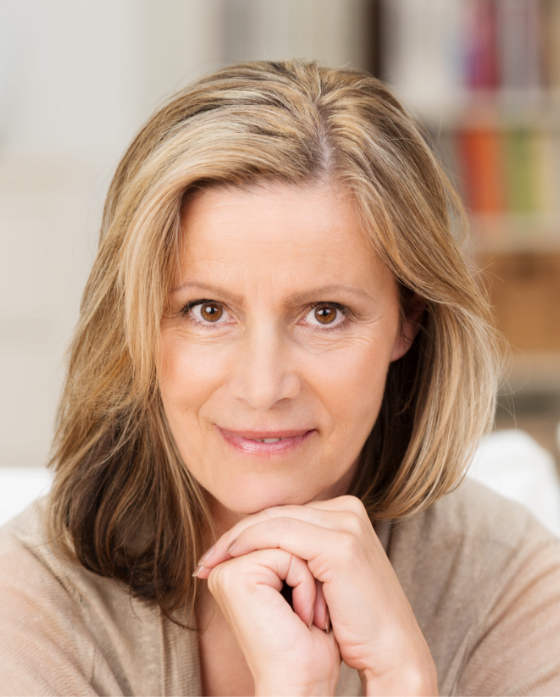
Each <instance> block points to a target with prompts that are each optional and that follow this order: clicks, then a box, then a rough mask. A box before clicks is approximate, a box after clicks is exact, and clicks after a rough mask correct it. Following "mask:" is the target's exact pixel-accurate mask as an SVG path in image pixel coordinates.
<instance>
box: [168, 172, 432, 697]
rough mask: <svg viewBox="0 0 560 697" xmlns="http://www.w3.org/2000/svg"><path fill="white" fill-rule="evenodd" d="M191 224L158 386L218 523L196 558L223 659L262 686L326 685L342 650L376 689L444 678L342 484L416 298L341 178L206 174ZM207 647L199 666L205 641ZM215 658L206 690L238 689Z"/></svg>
mask: <svg viewBox="0 0 560 697" xmlns="http://www.w3.org/2000/svg"><path fill="white" fill-rule="evenodd" d="M183 223H184V224H183V229H184V236H183V240H182V245H181V249H180V253H179V258H178V269H177V274H176V278H175V279H174V281H173V287H172V291H171V293H170V297H169V308H168V311H167V313H166V315H165V317H164V318H163V320H162V324H161V352H160V362H159V384H160V391H161V396H162V400H163V404H164V408H165V411H166V415H167V418H168V420H169V424H170V428H171V431H172V433H173V436H174V438H175V439H176V442H177V445H178V448H179V450H180V452H181V454H182V456H183V458H184V461H185V463H186V466H187V467H188V468H189V470H190V471H191V473H192V474H193V475H194V477H195V478H196V479H197V480H198V482H199V483H200V484H201V485H202V486H203V487H204V489H205V490H206V491H207V492H208V497H209V501H210V504H211V506H212V510H213V514H214V517H215V520H216V523H217V527H218V530H219V532H220V534H221V535H222V537H221V538H220V540H219V541H218V543H217V544H216V546H215V547H214V549H213V550H212V552H211V554H210V555H208V556H207V557H206V559H205V560H204V562H203V565H201V566H200V567H199V568H198V569H197V571H196V574H197V575H198V576H199V577H200V578H201V579H208V588H209V591H210V593H208V594H206V596H205V598H206V600H205V606H206V607H204V608H203V609H202V611H201V616H202V617H210V615H211V613H210V614H209V613H208V607H210V606H212V604H213V605H214V608H215V609H217V611H218V612H217V615H216V614H214V617H217V618H218V619H214V620H212V623H213V626H214V627H216V626H219V627H220V632H219V633H214V634H212V630H211V628H210V629H209V632H208V636H215V637H222V636H223V634H224V632H225V633H227V632H230V636H231V641H230V643H229V648H227V649H226V648H224V650H223V654H224V655H223V656H221V658H222V659H224V660H225V658H224V657H225V656H226V654H227V655H229V656H230V657H231V662H232V663H233V664H235V665H239V661H240V660H243V659H244V661H246V665H247V666H248V668H249V671H250V676H251V677H252V681H253V684H254V689H255V691H256V694H333V692H334V688H335V685H336V680H337V678H338V672H339V665H340V658H341V657H342V658H343V659H344V660H345V662H346V663H348V665H350V666H351V667H355V668H357V669H358V670H359V671H360V673H361V676H362V680H363V683H364V686H365V689H366V691H367V692H368V693H371V694H401V695H402V694H436V691H437V681H436V680H435V668H434V666H433V661H432V660H431V656H430V654H429V650H428V648H427V645H426V643H425V641H424V638H423V637H422V635H421V632H420V630H419V628H418V626H417V624H416V621H415V619H414V616H413V613H412V611H411V609H410V606H409V605H408V601H407V599H406V597H405V595H404V593H403V591H402V589H401V588H400V584H399V582H398V580H397V578H396V576H395V574H394V572H393V570H392V567H391V565H390V563H389V561H388V559H387V557H386V555H385V553H384V551H383V549H382V547H381V545H380V543H379V541H378V539H377V537H376V535H375V532H374V530H373V527H372V526H371V523H370V521H369V519H368V517H367V515H366V513H365V510H364V508H363V506H362V504H361V503H360V502H359V501H358V500H357V499H355V498H354V497H349V496H345V494H346V491H347V490H348V487H349V484H350V482H351V479H352V477H353V475H354V473H355V470H356V466H357V462H358V457H359V453H360V450H361V448H362V446H363V444H364V442H365V440H366V438H367V436H368V434H369V433H370V431H371V429H372V427H373V424H374V423H375V420H376V418H377V415H378V413H379V408H380V405H381V400H382V397H383V390H384V386H385V379H386V375H387V370H388V367H389V364H390V362H391V361H394V360H398V359H399V358H400V357H401V356H402V355H403V354H404V353H405V352H406V350H407V348H408V347H409V346H410V343H411V341H412V340H413V338H414V336H415V332H416V331H417V326H418V322H419V319H420V316H421V313H422V306H421V303H420V302H416V303H412V305H411V308H409V312H408V315H407V320H406V321H405V322H404V323H402V322H401V319H400V311H399V301H398V290H397V285H396V283H395V280H394V279H393V277H392V275H391V273H390V271H389V270H388V269H387V267H386V266H385V265H384V264H383V263H382V262H381V261H380V259H379V258H378V257H377V255H376V254H375V253H374V252H373V249H372V247H371V245H370V243H369V242H368V241H367V239H366V237H365V235H364V234H363V232H362V231H361V229H360V225H359V220H358V217H357V215H356V211H355V209H354V205H353V200H352V198H351V196H350V195H349V194H348V193H347V192H345V191H344V190H341V189H340V187H338V188H335V187H333V186H331V185H329V184H321V185H316V186H309V187H298V188H295V187H290V186H286V185H282V184H272V185H267V186H264V185H263V186H253V187H250V188H247V189H244V190H239V189H229V188H227V189H226V188H213V189H208V190H205V191H203V192H201V193H199V194H197V195H196V197H195V198H194V199H192V200H191V201H190V203H189V204H188V206H187V207H186V209H185V212H184V218H183ZM199 301H203V302H202V303H200V302H199ZM197 302H198V303H199V304H196V303H197ZM193 303H195V304H194V305H193ZM279 435H283V436H287V437H286V438H285V440H282V441H280V442H277V443H273V444H265V443H258V442H257V443H256V442H255V439H257V438H261V439H262V438H264V437H266V438H274V437H275V436H279ZM234 541H235V546H234V548H233V549H231V550H230V551H229V552H228V548H229V547H230V545H231V544H232V543H233V542H234ZM285 579H286V580H287V582H288V583H289V585H292V586H293V587H294V595H293V597H294V611H292V609H291V608H290V607H289V605H288V604H287V603H286V602H285V601H284V599H283V598H282V596H281V595H280V593H279V590H280V589H281V587H282V581H283V580H285ZM348 587H352V593H351V594H349V593H348ZM348 596H351V597H348ZM327 606H328V613H330V619H331V621H332V631H330V632H329V633H326V632H325V631H324V629H325V627H326V625H327V621H328V614H327ZM310 620H311V622H312V624H311V626H310V627H309V626H308V625H309V622H310ZM216 622H217V624H216ZM216 641H218V639H216V640H215V641H214V643H212V642H210V645H208V647H207V654H208V655H211V654H212V652H213V648H212V647H213V646H214V647H215V646H216ZM236 651H237V653H236ZM214 652H215V651H214ZM202 653H203V659H202V660H203V672H204V670H205V669H204V653H205V649H204V641H203V651H202ZM222 666H223V663H222ZM222 672H224V671H222ZM207 673H208V675H207V679H206V681H205V689H206V691H207V693H211V694H219V693H220V690H223V691H224V693H225V692H226V691H227V694H235V691H234V688H235V686H232V685H231V684H230V685H223V686H221V685H220V684H219V682H215V681H214V682H213V681H212V678H211V669H210V668H208V671H207ZM203 682H204V681H203ZM248 684H249V682H248V678H247V675H246V676H245V682H243V676H240V679H239V690H240V691H242V689H243V690H245V694H247V690H248V687H247V686H248ZM251 687H253V685H251ZM240 693H242V692H240Z"/></svg>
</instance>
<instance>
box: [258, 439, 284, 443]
mask: <svg viewBox="0 0 560 697" xmlns="http://www.w3.org/2000/svg"><path fill="white" fill-rule="evenodd" d="M255 440H256V441H257V442H258V443H278V441H279V440H282V438H256V439H255Z"/></svg>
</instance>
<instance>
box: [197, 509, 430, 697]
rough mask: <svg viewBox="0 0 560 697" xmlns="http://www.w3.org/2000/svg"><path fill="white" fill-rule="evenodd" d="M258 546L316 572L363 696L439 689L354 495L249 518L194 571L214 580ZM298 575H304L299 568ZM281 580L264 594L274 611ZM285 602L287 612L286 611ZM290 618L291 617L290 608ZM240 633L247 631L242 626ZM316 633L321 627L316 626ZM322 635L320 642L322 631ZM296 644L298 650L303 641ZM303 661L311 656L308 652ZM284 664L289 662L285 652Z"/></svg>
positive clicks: (224, 592)
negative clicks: (356, 671) (289, 558)
mask: <svg viewBox="0 0 560 697" xmlns="http://www.w3.org/2000/svg"><path fill="white" fill-rule="evenodd" d="M259 550H260V551H262V552H263V553H264V552H266V553H269V554H272V553H274V552H276V553H280V552H283V553H285V554H289V555H294V556H293V557H292V559H294V558H298V559H299V560H305V561H306V562H307V566H308V568H309V571H310V572H311V574H312V575H313V577H314V578H315V579H316V580H317V581H319V582H321V583H322V591H323V594H324V597H325V600H326V603H327V605H328V611H329V613H330V618H331V622H332V627H333V632H334V638H335V639H336V642H337V644H338V648H339V650H340V655H341V657H342V659H343V660H344V662H345V663H346V664H347V665H348V666H350V667H351V668H355V669H357V670H358V671H359V672H360V676H361V678H362V683H363V685H364V691H365V693H366V694H371V695H373V694H378V695H381V694H382V695H391V694H392V695H436V694H437V675H436V670H435V665H434V662H433V660H432V657H431V654H430V651H429V648H428V646H427V644H426V641H425V639H424V637H423V635H422V632H421V631H420V628H419V627H418V624H417V622H416V619H415V617H414V614H413V612H412V608H411V607H410V604H409V602H408V600H407V598H406V595H405V594H404V591H403V590H402V588H401V585H400V583H399V581H398V579H397V576H396V574H395V572H394V570H393V567H392V566H391V563H390V562H389V560H388V558H387V556H386V554H385V551H384V550H383V547H382V545H381V543H380V542H379V539H378V538H377V535H376V534H375V531H374V529H373V526H372V525H371V522H370V520H369V518H368V516H367V513H366V511H365V509H364V507H363V504H362V503H361V502H360V501H359V499H357V498H355V497H353V496H341V497H339V498H336V499H331V500H330V501H314V502H311V503H308V504H305V505H304V506H278V507H274V508H269V509H266V510H264V511H261V512H260V513H257V514H255V515H252V516H249V517H247V518H245V519H244V520H242V521H240V522H239V523H237V525H235V526H234V527H233V528H231V530H229V531H228V532H227V533H225V534H224V535H222V537H221V538H220V539H219V540H218V542H217V543H216V545H215V546H214V547H213V549H212V550H211V553H210V554H209V555H208V556H207V557H206V558H203V566H202V567H201V568H200V569H199V573H198V576H199V577H200V578H208V577H209V576H210V577H211V578H212V577H213V574H214V573H215V572H219V569H220V567H222V568H224V569H225V568H226V567H227V566H228V564H233V563H234V562H241V560H242V559H243V558H244V557H246V558H247V559H249V557H252V556H253V555H255V554H257V551H259ZM270 559H272V557H270ZM228 560H229V561H228ZM266 563H267V562H264V566H263V568H265V567H266ZM277 568H278V567H277ZM298 568H299V567H298ZM300 573H301V574H302V578H303V574H304V571H303V570H302V571H301V572H300ZM279 578H280V576H278V575H276V585H274V584H272V583H270V584H269V585H268V596H267V597H268V600H269V602H270V603H271V604H272V603H273V604H274V608H275V610H276V611H277V612H278V613H280V608H281V606H280V605H279V601H282V602H284V601H283V599H282V597H281V596H280V594H279V593H278V592H277V591H278V590H280V588H281V584H280V581H279ZM254 580H255V582H256V577H254ZM287 582H288V584H289V585H291V583H290V581H289V580H287ZM216 586H221V590H218V589H217V588H216V590H217V592H218V593H219V594H220V595H221V596H222V602H225V603H226V604H227V600H226V599H225V596H226V595H227V594H228V593H234V592H235V591H234V589H233V588H232V587H231V586H229V587H228V588H227V589H226V588H225V587H224V585H223V584H220V583H217V584H216ZM274 589H276V591H275V590H274ZM211 590H212V589H211ZM212 592H214V590H213V591H212ZM255 594H256V592H255ZM263 601H264V596H263ZM219 602H220V601H219ZM301 602H302V605H301V606H300V611H301V612H302V613H303V615H304V616H310V614H311V607H312V600H311V599H310V598H309V599H308V600H303V594H302V600H301ZM313 602H314V600H313ZM305 603H307V606H306V608H305V610H304V608H303V606H304V604H305ZM229 604H230V606H231V605H232V603H231V602H230V603H229ZM284 605H285V608H284V611H286V610H289V607H288V606H287V604H286V603H285V602H284ZM306 613H307V614H306ZM266 617H267V620H268V619H269V618H270V620H272V621H275V619H274V618H275V617H276V615H275V614H274V612H273V611H272V610H271V612H270V613H268V614H267V615H266ZM292 619H293V620H294V621H295V619H296V617H295V615H294V614H293V613H292ZM284 620H285V622H286V624H282V625H281V626H279V627H278V632H284V631H286V628H287V626H288V625H287V618H286V617H284ZM249 624H250V623H249ZM300 624H301V625H303V623H301V622H300ZM303 626H304V625H303ZM300 629H301V627H300ZM243 631H244V632H246V633H247V632H248V633H250V632H251V631H252V630H251V627H250V626H249V625H247V627H245V628H244V629H243ZM313 631H315V632H316V631H318V630H317V628H316V627H314V628H313ZM290 636H291V635H290ZM319 636H321V638H322V639H323V638H324V637H326V636H327V635H325V634H324V633H323V634H317V637H319ZM242 641H244V640H243V639H242ZM289 643H290V642H289V641H288V642H287V643H286V646H289ZM299 648H300V649H301V650H303V649H304V644H303V643H301V644H299ZM257 654H258V650H257V651H256V652H255V653H254V656H255V662H256V663H258V660H259V659H258V657H257ZM278 658H279V656H278V655H277V656H276V660H278ZM301 658H303V659H307V658H311V654H308V655H305V656H303V655H301ZM284 661H285V663H284V665H285V666H289V662H288V659H287V657H286V655H284ZM248 663H249V665H250V667H251V663H250V661H249V660H248ZM251 670H253V668H252V667H251ZM257 670H258V668H257Z"/></svg>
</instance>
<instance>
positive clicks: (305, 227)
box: [180, 183, 389, 283]
mask: <svg viewBox="0 0 560 697" xmlns="http://www.w3.org/2000/svg"><path fill="white" fill-rule="evenodd" d="M182 223H183V237H182V242H181V253H180V258H181V275H182V276H184V275H187V276H190V275H193V274H194V275H197V274H198V273H205V274H206V273H219V274H224V276H225V278H226V279H227V278H232V279H234V278H235V277H236V274H241V275H242V276H243V278H248V277H249V276H251V277H256V276H267V277H269V278H273V277H278V276H282V277H284V278H288V279H291V280H292V281H293V282H294V283H301V282H304V281H307V280H313V279H311V278H309V277H310V276H311V277H317V276H319V277H320V278H321V280H322V281H326V280H328V279H329V278H330V279H331V280H336V281H338V282H351V281H353V282H355V281H356V279H357V278H358V279H361V280H362V282H367V281H368V280H371V279H372V278H375V277H380V276H383V277H386V275H387V274H388V273H389V272H388V269H386V267H385V266H384V264H382V263H381V261H380V259H379V258H378V256H377V255H376V254H375V252H374V251H373V246H372V244H371V241H370V240H369V239H368V237H367V235H366V234H365V233H364V231H363V229H362V226H361V224H360V220H359V217H358V213H357V210H356V206H355V202H354V199H353V197H352V195H351V194H350V192H348V191H347V190H345V189H342V188H340V187H338V188H337V187H334V186H332V185H330V184H320V185H315V186H304V187H296V186H294V185H287V184H282V183H274V184H266V185H255V186H251V187H247V188H243V189H237V188H229V187H228V188H226V187H212V188H209V189H205V190H203V191H201V192H198V193H197V194H196V195H195V196H193V198H192V199H191V200H189V202H188V203H187V204H186V205H185V208H184V211H183V216H182Z"/></svg>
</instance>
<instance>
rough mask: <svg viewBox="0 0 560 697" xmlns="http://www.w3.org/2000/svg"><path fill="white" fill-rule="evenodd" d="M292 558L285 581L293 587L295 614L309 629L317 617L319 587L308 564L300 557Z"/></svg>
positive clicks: (292, 556)
mask: <svg viewBox="0 0 560 697" xmlns="http://www.w3.org/2000/svg"><path fill="white" fill-rule="evenodd" d="M290 556H291V563H290V566H289V568H288V573H287V574H286V578H285V579H284V580H285V581H286V583H287V584H288V585H289V586H291V587H292V605H293V608H294V612H295V613H296V615H297V616H298V617H299V618H300V620H301V621H302V622H304V623H305V624H306V625H307V626H308V627H309V628H311V625H312V623H313V620H314V617H315V604H316V597H317V585H316V583H315V578H314V577H313V574H312V573H311V571H309V567H308V566H307V564H306V562H304V561H303V559H300V558H299V557H295V556H294V555H293V554H292V555H290Z"/></svg>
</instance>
